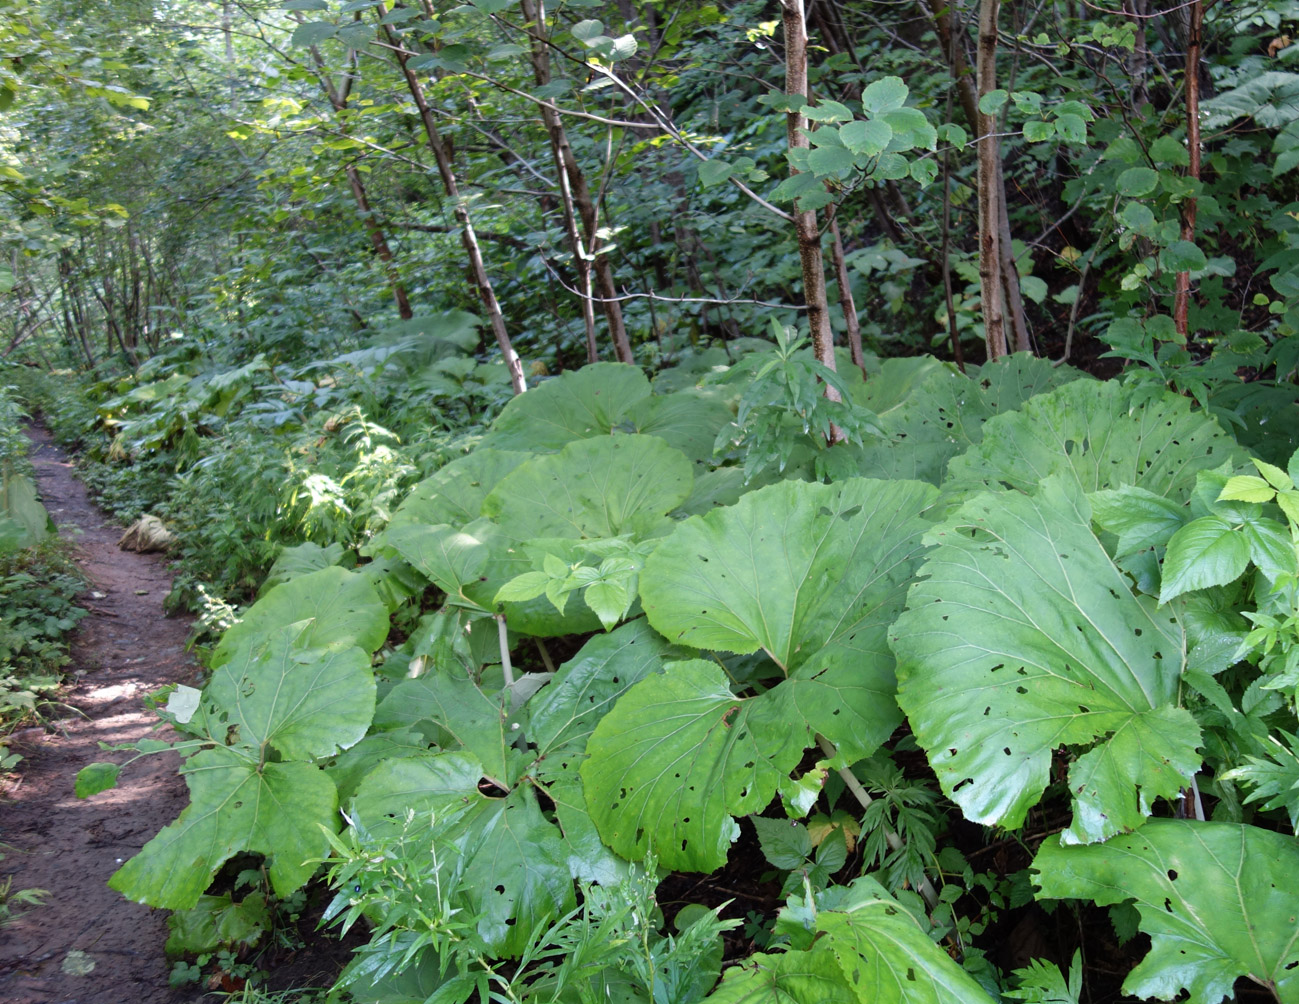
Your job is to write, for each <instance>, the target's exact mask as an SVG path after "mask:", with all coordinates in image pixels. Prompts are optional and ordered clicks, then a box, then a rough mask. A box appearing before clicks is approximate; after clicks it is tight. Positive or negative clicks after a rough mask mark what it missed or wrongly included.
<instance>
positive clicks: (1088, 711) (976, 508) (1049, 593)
mask: <svg viewBox="0 0 1299 1004" xmlns="http://www.w3.org/2000/svg"><path fill="white" fill-rule="evenodd" d="M1090 516H1091V514H1090V510H1089V508H1088V505H1087V500H1086V498H1085V496H1084V495H1083V494H1082V492H1081V491H1079V489H1078V488H1077V486H1076V484H1075V483H1073V481H1072V479H1070V478H1067V477H1054V478H1049V479H1048V480H1047V481H1045V482H1043V484H1042V486H1041V489H1040V490H1039V492H1038V493H1037V494H1036V495H1035V496H1032V497H1030V496H1026V495H1022V494H1020V493H1019V492H1000V493H992V494H987V493H985V494H982V495H979V496H976V497H975V498H973V499H971V500H970V501H968V502H967V503H966V504H965V505H964V506H963V507H962V508H961V510H960V512H959V513H958V514H957V515H956V516H955V517H954V518H953V519H952V520H950V521H948V522H947V523H945V524H943V525H942V526H940V527H938V528H937V529H935V530H934V531H933V532H932V533H931V534H930V535H929V536H928V537H927V538H926V539H927V540H928V541H929V542H930V543H932V544H934V545H936V549H935V550H933V551H931V552H930V554H929V557H928V559H927V561H926V562H925V564H924V566H923V567H922V568H921V569H920V572H919V573H918V575H919V578H918V581H917V582H916V584H915V585H914V586H913V587H912V589H911V593H910V595H909V597H908V600H907V610H906V612H905V613H904V614H903V615H902V616H901V617H900V618H898V621H897V623H896V624H895V625H894V626H893V628H892V630H891V631H890V637H891V640H892V644H893V650H894V652H896V653H897V656H898V678H899V681H900V686H899V694H898V701H899V703H900V704H901V705H902V709H903V710H904V711H905V712H906V713H907V716H908V718H909V720H910V722H911V727H912V730H913V731H914V733H915V735H916V738H917V740H918V741H919V742H920V745H921V746H923V747H924V748H925V750H926V751H927V752H928V754H929V761H930V764H931V765H932V766H933V768H934V770H935V772H936V773H937V775H938V779H939V781H940V783H941V784H942V787H943V790H944V791H945V792H946V793H947V794H948V795H949V796H950V797H951V798H952V799H953V800H954V801H956V802H957V803H958V804H959V805H960V806H961V808H962V810H963V811H964V813H965V815H966V816H967V817H968V818H969V819H971V820H974V821H975V822H980V823H985V824H989V825H992V824H997V825H1001V826H1006V827H1015V826H1019V825H1021V824H1022V823H1023V821H1024V817H1025V814H1026V813H1027V811H1028V809H1029V808H1030V807H1032V806H1033V805H1034V804H1036V802H1037V801H1038V799H1040V798H1041V795H1042V792H1043V790H1044V789H1045V788H1046V785H1047V782H1048V780H1049V771H1050V765H1051V756H1052V753H1053V751H1054V750H1056V749H1057V748H1059V747H1061V746H1077V747H1086V746H1090V745H1091V744H1093V743H1099V745H1098V746H1097V747H1096V748H1095V749H1093V750H1091V751H1090V752H1087V753H1085V754H1083V755H1082V756H1080V757H1079V758H1078V759H1077V761H1076V762H1075V763H1074V765H1073V767H1072V769H1071V771H1070V776H1069V781H1070V783H1069V788H1070V792H1071V794H1072V796H1073V800H1074V821H1073V825H1072V826H1071V827H1070V829H1069V830H1067V831H1066V833H1065V835H1064V837H1065V839H1066V840H1067V841H1073V842H1089V841H1095V840H1103V839H1105V838H1106V837H1109V836H1112V835H1113V834H1115V833H1121V832H1123V831H1125V830H1130V829H1134V828H1136V827H1138V826H1140V825H1141V824H1142V822H1144V820H1145V818H1146V816H1147V815H1148V813H1149V811H1150V805H1151V803H1152V802H1153V800H1154V798H1155V797H1156V796H1163V797H1165V798H1171V797H1173V796H1174V795H1176V794H1177V792H1178V791H1179V789H1180V788H1181V787H1182V785H1184V784H1185V783H1186V779H1187V778H1188V777H1189V776H1190V775H1191V774H1193V773H1194V772H1195V771H1196V770H1197V769H1198V768H1199V766H1200V757H1199V756H1198V755H1197V754H1196V752H1195V751H1196V747H1197V746H1198V744H1199V741H1200V732H1199V728H1198V726H1197V725H1196V723H1195V720H1194V719H1193V718H1192V717H1191V715H1190V713H1189V712H1187V711H1186V710H1185V709H1182V708H1180V707H1178V706H1177V701H1178V698H1179V684H1180V678H1181V672H1182V669H1183V663H1184V649H1185V645H1186V642H1185V638H1184V634H1183V628H1182V625H1181V624H1180V622H1179V620H1178V618H1177V617H1176V616H1175V615H1174V614H1173V613H1171V612H1170V611H1169V610H1167V609H1164V610H1160V609H1157V608H1156V605H1155V603H1154V600H1153V599H1152V598H1150V597H1136V596H1134V595H1133V594H1132V592H1131V587H1130V586H1129V584H1128V580H1127V579H1126V577H1125V576H1124V575H1123V574H1122V572H1120V571H1119V569H1117V568H1116V567H1115V566H1114V564H1113V562H1112V561H1111V559H1110V558H1109V556H1108V555H1107V554H1106V552H1105V549H1104V548H1103V547H1102V546H1101V543H1100V541H1099V540H1098V539H1097V538H1096V536H1095V534H1094V533H1093V531H1092V529H1091V518H1090Z"/></svg>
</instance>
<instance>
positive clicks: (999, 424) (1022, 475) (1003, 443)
mask: <svg viewBox="0 0 1299 1004" xmlns="http://www.w3.org/2000/svg"><path fill="white" fill-rule="evenodd" d="M1233 458H1239V459H1240V460H1241V461H1242V462H1243V461H1244V459H1245V458H1244V455H1243V454H1242V453H1241V451H1240V450H1239V448H1238V447H1237V446H1236V444H1235V441H1234V440H1233V439H1232V438H1231V437H1230V436H1229V435H1228V434H1227V433H1226V432H1224V431H1223V430H1222V428H1221V427H1220V426H1219V425H1218V423H1217V422H1216V421H1214V420H1213V419H1211V418H1208V417H1206V416H1205V415H1204V414H1203V413H1202V412H1192V411H1191V403H1190V402H1189V401H1188V400H1187V399H1186V398H1184V397H1179V396H1177V395H1176V394H1171V393H1169V394H1165V395H1163V396H1161V397H1158V398H1156V399H1154V400H1150V401H1144V402H1142V403H1141V404H1140V405H1139V406H1138V404H1137V403H1136V402H1135V401H1134V399H1133V392H1132V391H1131V390H1130V389H1127V388H1125V387H1124V386H1123V385H1122V384H1121V383H1120V382H1119V381H1117V380H1111V381H1107V382H1102V381H1097V380H1075V381H1073V382H1071V383H1067V384H1065V385H1064V386H1063V387H1060V388H1057V389H1056V390H1054V391H1052V392H1050V393H1049V394H1040V395H1038V396H1037V397H1035V398H1032V399H1031V400H1029V401H1027V402H1025V403H1024V405H1023V406H1022V407H1021V408H1020V409H1019V410H1018V411H1015V412H1010V413H1008V414H1002V415H998V416H996V417H995V418H991V419H989V420H988V422H987V423H986V424H985V425H984V427H983V438H982V441H981V442H980V444H979V445H978V446H977V447H974V448H973V449H971V450H969V451H968V452H967V453H965V454H963V455H961V456H959V457H954V458H953V459H952V461H951V463H950V464H949V465H948V479H949V482H948V484H947V485H945V486H944V488H945V490H947V491H956V490H961V489H970V488H975V489H977V488H982V487H999V486H1001V485H1006V486H1007V487H1010V488H1018V489H1019V490H1020V491H1032V490H1033V489H1034V488H1035V487H1036V486H1037V483H1038V482H1039V481H1041V480H1042V479H1043V478H1045V477H1047V476H1048V475H1051V474H1067V475H1069V476H1070V477H1071V478H1073V479H1074V480H1075V481H1076V482H1077V483H1078V484H1079V485H1080V486H1081V487H1082V489H1083V490H1084V491H1088V492H1091V491H1097V490H1099V489H1102V488H1118V487H1120V486H1121V485H1137V486H1139V487H1141V488H1145V489H1148V490H1149V491H1152V492H1154V493H1155V494H1156V495H1163V496H1168V497H1177V498H1180V497H1184V496H1185V495H1186V494H1187V493H1189V492H1190V490H1191V489H1192V488H1193V487H1194V485H1195V475H1196V472H1198V471H1201V470H1207V469H1209V468H1214V467H1218V466H1220V465H1221V464H1222V463H1223V462H1224V461H1226V460H1230V459H1233Z"/></svg>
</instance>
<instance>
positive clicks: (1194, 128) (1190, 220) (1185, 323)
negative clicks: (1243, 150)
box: [1173, 0, 1204, 341]
mask: <svg viewBox="0 0 1299 1004" xmlns="http://www.w3.org/2000/svg"><path fill="white" fill-rule="evenodd" d="M1187 14H1188V17H1189V21H1190V23H1189V25H1188V29H1187V33H1186V145H1187V148H1188V153H1189V154H1190V159H1191V162H1190V165H1189V167H1188V168H1187V172H1186V173H1187V176H1188V177H1190V178H1193V179H1194V180H1196V181H1199V180H1200V42H1201V35H1202V33H1203V25H1204V4H1203V2H1202V0H1194V3H1192V4H1191V6H1190V9H1189V10H1188V11H1187ZM1195 213H1196V199H1195V197H1194V196H1191V197H1190V198H1189V199H1187V200H1185V201H1184V202H1183V203H1182V233H1181V237H1182V240H1184V241H1191V242H1194V241H1195ZM1190 308H1191V273H1190V272H1178V273H1177V291H1176V293H1175V294H1174V296H1173V323H1174V324H1175V325H1176V326H1177V334H1178V335H1179V336H1180V337H1181V339H1182V341H1186V339H1187V338H1188V337H1189V336H1190Z"/></svg>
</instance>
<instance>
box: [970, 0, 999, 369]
mask: <svg viewBox="0 0 1299 1004" xmlns="http://www.w3.org/2000/svg"><path fill="white" fill-rule="evenodd" d="M1000 9H1001V0H980V3H979V50H978V53H979V56H978V71H977V75H978V95H979V98H980V99H982V98H983V96H984V95H985V94H988V93H990V92H991V91H994V90H996V89H997V15H998V13H999V12H1000ZM975 112H976V115H977V119H976V122H977V124H976V126H975V129H976V131H977V132H978V149H979V280H980V285H981V288H982V299H983V306H982V309H983V331H984V342H985V343H986V345H987V350H988V359H989V360H992V359H999V358H1000V357H1002V356H1004V355H1005V354H1006V323H1005V307H1004V304H1005V287H1004V285H1003V280H1002V255H1001V249H1002V229H1001V203H1002V201H1003V200H1002V199H1001V198H1000V196H1001V195H1002V194H1003V193H1001V192H1000V191H999V190H998V185H997V177H998V170H997V169H998V166H999V164H1000V161H1001V144H1000V143H998V142H997V119H996V117H995V116H993V115H985V114H983V112H982V111H980V110H979V109H978V108H977V106H976V108H975Z"/></svg>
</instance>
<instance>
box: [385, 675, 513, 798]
mask: <svg viewBox="0 0 1299 1004" xmlns="http://www.w3.org/2000/svg"><path fill="white" fill-rule="evenodd" d="M374 724H375V727H376V728H379V729H391V728H399V729H400V728H413V729H418V730H419V731H420V732H422V733H424V734H426V735H428V736H429V738H431V739H436V740H437V742H438V744H439V745H441V746H443V747H445V748H448V749H452V748H456V747H459V748H461V749H464V750H467V751H469V752H470V753H472V754H473V755H474V757H475V758H476V759H477V760H478V762H479V764H480V771H481V772H482V773H485V774H486V775H487V776H488V777H490V778H491V779H492V780H493V781H494V782H495V783H497V784H500V785H503V786H506V787H508V786H510V785H513V784H514V781H515V779H516V778H517V777H518V774H519V771H520V762H519V761H520V759H521V754H520V753H519V751H518V750H516V749H514V747H513V746H512V745H511V744H512V743H513V742H514V738H515V733H516V732H517V731H518V729H517V728H515V727H514V726H515V724H516V719H515V718H514V717H513V716H511V715H509V714H508V713H507V708H506V707H505V706H504V703H503V701H502V699H501V697H500V696H499V695H498V696H493V697H489V696H488V695H487V694H486V693H484V692H483V690H482V689H481V688H480V687H479V686H478V685H477V684H475V683H474V681H473V680H471V679H469V677H468V676H466V675H465V674H463V673H461V672H459V671H457V670H455V669H451V668H446V669H442V668H439V669H438V670H436V671H435V672H433V673H430V674H428V675H426V676H421V677H418V678H417V679H414V680H402V681H401V682H400V683H398V684H397V685H396V686H395V687H393V688H392V690H390V691H388V694H387V696H386V697H384V699H383V702H382V703H381V704H380V705H379V707H378V709H377V710H376V711H375V714H374Z"/></svg>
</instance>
